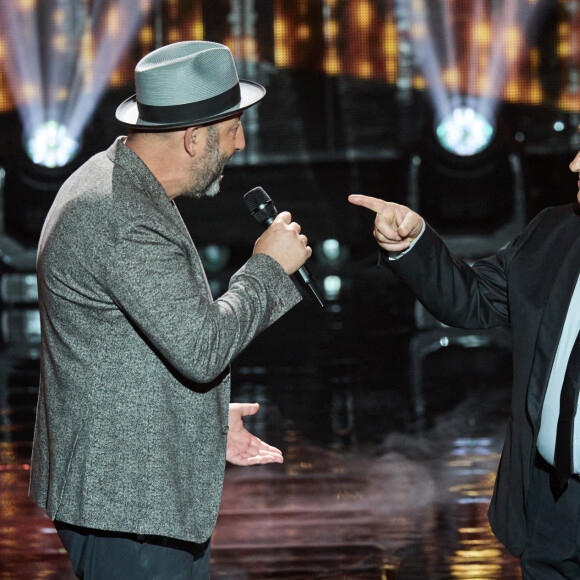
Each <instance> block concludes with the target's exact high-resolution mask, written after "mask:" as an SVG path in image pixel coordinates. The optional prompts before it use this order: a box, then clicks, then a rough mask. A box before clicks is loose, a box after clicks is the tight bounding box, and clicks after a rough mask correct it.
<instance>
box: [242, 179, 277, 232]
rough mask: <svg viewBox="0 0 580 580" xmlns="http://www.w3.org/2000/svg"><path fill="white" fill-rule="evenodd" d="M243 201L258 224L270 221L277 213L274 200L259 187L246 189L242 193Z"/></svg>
mask: <svg viewBox="0 0 580 580" xmlns="http://www.w3.org/2000/svg"><path fill="white" fill-rule="evenodd" d="M244 201H245V202H246V206H247V208H248V209H249V210H250V214H251V215H252V216H253V217H254V219H255V220H256V221H257V222H258V223H260V224H268V223H271V222H272V221H273V220H274V218H275V217H276V216H277V215H278V210H277V209H276V206H275V205H274V202H273V201H272V199H271V198H270V196H269V195H268V194H267V193H266V192H265V191H264V190H263V189H262V188H261V187H254V189H251V190H250V191H248V193H246V194H245V195H244Z"/></svg>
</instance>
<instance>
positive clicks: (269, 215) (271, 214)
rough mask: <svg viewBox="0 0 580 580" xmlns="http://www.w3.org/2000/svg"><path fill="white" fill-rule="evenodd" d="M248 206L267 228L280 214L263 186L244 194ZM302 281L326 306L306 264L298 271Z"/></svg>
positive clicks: (256, 218)
mask: <svg viewBox="0 0 580 580" xmlns="http://www.w3.org/2000/svg"><path fill="white" fill-rule="evenodd" d="M244 201H245V202H246V206H247V207H248V209H249V210H250V215H252V217H253V218H254V219H255V220H256V221H257V222H258V223H259V224H262V225H263V226H264V227H265V228H267V227H268V226H269V225H270V224H271V223H272V222H273V221H274V218H275V217H276V216H277V215H278V210H277V209H276V206H275V205H274V202H273V201H272V199H271V198H270V196H269V195H268V194H267V193H266V192H265V191H264V190H263V189H262V188H261V187H254V189H251V190H250V191H248V193H246V194H245V195H244ZM296 275H297V276H298V278H299V280H300V282H301V283H302V284H303V285H304V287H305V288H306V289H307V290H308V291H309V292H310V294H311V295H312V297H313V298H314V299H315V300H316V301H317V302H318V304H320V306H322V308H324V306H325V304H324V300H323V299H322V297H321V296H320V292H319V290H318V288H316V286H315V285H314V282H313V281H312V276H311V275H310V272H309V271H308V268H306V266H302V267H301V268H299V269H298V271H297V272H296Z"/></svg>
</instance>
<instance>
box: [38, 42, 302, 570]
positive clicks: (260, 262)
mask: <svg viewBox="0 0 580 580" xmlns="http://www.w3.org/2000/svg"><path fill="white" fill-rule="evenodd" d="M136 85H137V94H136V95H135V96H134V97H131V98H130V99H127V100H126V101H125V102H124V103H123V104H122V105H120V106H119V108H118V109H117V118H118V119H119V120H120V121H121V122H123V123H124V124H125V125H127V126H128V127H129V128H130V132H129V135H128V136H127V137H120V138H118V139H117V140H116V141H115V143H114V144H113V145H112V146H111V147H110V148H109V149H108V150H107V151H106V152H102V153H99V154H97V155H95V156H94V157H93V158H92V159H90V160H89V161H88V162H87V163H85V164H84V165H83V166H82V167H81V168H80V169H79V170H78V171H76V172H75V173H74V174H73V175H72V176H71V177H70V178H69V179H68V180H67V181H66V183H65V184H64V185H63V186H62V188H61V190H60V191H59V193H58V195H57V197H56V199H55V201H54V204H53V206H52V208H51V210H50V212H49V214H48V216H47V219H46V222H45V225H44V228H43V231H42V235H41V239H40V243H39V248H38V268H37V270H38V282H39V302H40V314H41V321H42V360H41V376H40V389H39V399H38V411H37V418H36V429H35V436H34V444H33V454H32V465H31V478H30V496H31V498H32V500H33V501H35V502H36V503H37V504H38V505H40V506H42V507H43V508H45V509H46V511H47V513H48V515H49V517H50V518H51V519H53V520H54V521H55V523H56V527H57V530H58V532H59V535H60V537H61V539H62V541H63V543H64V545H65V547H66V548H67V550H68V551H69V553H70V555H71V559H72V564H73V569H74V570H75V572H76V573H77V574H78V575H79V576H81V577H83V578H85V579H86V580H91V579H93V580H109V579H116V578H119V579H120V578H122V579H123V580H129V579H131V578H135V579H138V580H145V579H147V578H156V579H165V578H166V579H167V580H180V579H186V578H187V579H190V580H193V579H195V580H198V579H199V580H203V579H205V578H208V577H209V558H210V550H209V538H210V536H211V535H212V532H213V529H214V526H215V522H216V518H217V514H218V508H219V504H220V499H221V492H222V484H223V476H224V468H225V462H226V460H229V461H231V462H233V463H236V464H238V465H252V464H258V463H266V462H271V461H274V462H280V461H282V455H281V453H280V451H279V450H277V449H275V448H273V447H271V446H269V445H267V444H266V443H264V442H262V441H260V440H259V439H258V438H257V437H254V436H252V435H251V434H250V433H248V431H246V430H245V429H244V426H243V422H242V416H244V415H249V414H254V413H256V412H257V410H258V406H257V405H240V404H232V405H230V374H229V364H230V362H231V361H232V360H233V359H234V358H235V357H236V356H237V355H238V354H239V353H240V352H241V351H242V350H243V349H244V348H245V347H246V346H247V345H248V344H249V343H250V341H251V340H252V339H253V338H254V337H255V336H256V335H257V334H258V333H259V332H261V331H262V330H264V329H266V328H267V327H268V326H270V325H271V324H273V323H274V322H275V321H276V320H277V319H278V318H279V317H280V316H282V315H283V314H284V313H286V312H287V311H288V310H289V309H290V308H292V307H293V306H294V305H295V304H296V303H297V302H298V301H299V300H300V293H299V292H298V290H297V289H296V288H295V286H294V283H293V282H292V280H291V278H290V274H292V273H293V272H295V271H296V270H298V269H299V268H300V267H301V266H302V265H303V264H304V262H305V261H306V260H307V259H308V257H309V256H310V254H311V249H310V248H309V247H308V245H307V240H306V238H305V236H303V235H302V234H301V233H300V226H299V225H298V224H296V223H294V222H292V219H291V216H290V214H289V213H287V212H282V213H280V214H279V215H278V216H277V217H276V219H275V220H274V223H273V224H272V225H271V226H270V227H269V228H268V229H267V230H266V231H265V233H264V234H263V235H262V236H261V237H260V238H259V239H258V241H257V242H256V244H255V246H254V250H253V254H252V256H251V257H250V258H249V259H248V261H247V262H246V263H245V264H244V265H243V267H242V268H241V269H240V270H239V271H238V272H237V273H236V274H235V275H234V276H233V277H232V279H231V281H230V285H229V288H228V291H227V292H225V293H224V294H223V295H222V296H221V297H220V298H218V299H217V300H213V298H212V296H211V293H210V291H209V286H208V283H207V279H206V276H205V272H204V270H203V266H202V263H201V261H200V258H199V256H198V254H197V250H196V248H195V246H194V244H193V241H192V240H191V238H190V236H189V232H188V231H187V229H186V227H185V225H184V223H183V221H182V219H181V216H180V214H179V211H178V209H177V207H176V205H175V203H174V201H173V200H174V199H175V198H176V197H178V196H180V195H189V196H192V197H202V196H208V195H215V194H216V193H217V192H218V190H219V183H220V180H221V176H222V171H223V168H224V166H225V164H226V163H227V161H228V160H229V159H230V158H231V157H232V155H233V154H234V152H235V151H239V150H242V149H243V148H244V145H245V142H244V133H243V129H242V123H241V117H242V113H243V111H244V109H246V108H248V107H250V106H252V105H254V104H256V103H257V102H258V101H259V100H260V99H262V97H263V96H264V94H265V90H264V88H263V87H261V86H260V85H258V84H256V83H253V82H250V81H240V80H239V79H238V76H237V72H236V69H235V65H234V61H233V58H232V55H231V53H230V51H229V49H228V48H227V47H225V46H223V45H220V44H216V43H211V42H201V41H199V42H180V43H176V44H173V45H168V46H166V47H162V48H160V49H158V50H156V51H154V52H153V53H151V54H149V55H147V56H146V57H145V58H143V59H142V60H141V61H140V62H139V63H138V65H137V68H136Z"/></svg>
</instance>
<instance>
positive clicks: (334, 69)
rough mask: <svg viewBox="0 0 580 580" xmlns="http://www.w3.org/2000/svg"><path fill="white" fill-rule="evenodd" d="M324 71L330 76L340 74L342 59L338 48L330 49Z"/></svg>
mask: <svg viewBox="0 0 580 580" xmlns="http://www.w3.org/2000/svg"><path fill="white" fill-rule="evenodd" d="M324 72H325V73H326V74H327V75H330V76H334V75H337V74H340V59H339V58H338V55H337V53H336V49H332V50H330V51H329V54H328V56H327V57H326V58H325V59H324Z"/></svg>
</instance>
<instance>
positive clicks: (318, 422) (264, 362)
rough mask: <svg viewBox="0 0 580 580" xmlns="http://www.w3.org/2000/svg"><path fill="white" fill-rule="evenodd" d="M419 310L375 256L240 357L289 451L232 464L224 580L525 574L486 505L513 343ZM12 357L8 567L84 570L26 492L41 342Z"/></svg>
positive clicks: (221, 565)
mask: <svg viewBox="0 0 580 580" xmlns="http://www.w3.org/2000/svg"><path fill="white" fill-rule="evenodd" d="M373 261H374V258H373ZM373 289H374V290H373ZM362 295H364V299H361V296H362ZM413 308H414V305H413V303H412V302H411V301H410V300H409V298H408V297H407V296H406V294H405V293H404V291H402V289H401V288H399V287H398V286H397V285H396V283H394V282H393V281H392V280H390V279H388V277H387V278H385V276H384V274H378V273H376V272H375V270H372V269H370V268H369V270H368V272H367V271H366V270H365V272H364V275H361V276H359V277H358V281H357V282H356V283H354V284H353V285H351V286H350V287H349V289H348V290H346V291H345V293H344V294H343V296H342V299H341V300H340V301H334V302H332V303H331V304H329V307H327V309H325V311H322V310H321V309H318V307H316V306H315V305H313V303H310V302H308V301H305V302H303V303H302V304H301V305H299V306H298V307H296V308H295V309H294V311H293V312H291V313H290V314H289V315H288V316H287V317H285V318H284V319H282V320H280V321H279V322H277V323H276V324H275V325H274V326H273V327H272V328H271V329H269V330H268V331H266V332H265V333H264V334H263V335H261V336H260V337H258V339H257V340H256V341H255V342H254V343H253V344H252V345H251V346H250V347H249V349H248V350H247V351H246V352H245V353H243V354H242V355H241V356H240V357H239V359H238V360H236V361H235V362H234V364H233V383H234V388H233V394H232V400H234V401H258V402H259V403H260V404H261V410H260V413H259V415H257V416H256V417H252V418H251V419H250V420H248V422H247V426H248V428H249V429H250V430H251V431H252V432H254V433H255V434H257V435H258V436H260V437H261V438H263V439H264V440H266V441H268V442H269V443H271V444H273V445H276V446H278V447H280V448H281V449H282V450H283V452H284V455H285V463H284V464H282V465H271V466H262V467H253V468H238V467H228V468H227V471H226V481H225V488H224V495H223V502H222V508H221V512H220V516H219V520H218V525H217V528H216V531H215V534H214V538H213V542H212V577H213V578H231V579H240V580H241V579H278V578H288V579H304V580H307V579H317V578H329V579H343V578H344V579H348V578H360V579H379V580H380V579H383V580H387V579H388V580H392V579H397V580H415V579H416V580H419V579H421V580H426V579H433V580H439V579H464V580H467V579H471V580H473V579H489V580H492V579H504V580H510V579H517V578H521V576H520V573H519V568H518V562H517V560H516V559H515V558H513V557H511V556H510V555H509V554H508V553H507V552H506V551H505V549H504V548H503V547H502V546H501V545H500V544H499V543H498V541H497V540H496V539H495V538H494V536H493V535H492V533H491V531H490V528H489V525H488V523H487V517H486V512H487V507H488V503H489V499H490V496H491V492H492V488H493V483H494V474H495V469H496V467H497V464H498V460H499V452H500V449H501V445H502V439H503V430H504V425H505V419H506V416H507V409H508V406H509V377H510V362H509V353H508V352H507V351H506V348H505V345H504V344H503V343H502V340H501V337H500V336H493V337H491V338H490V337H481V336H477V335H460V336H459V335H457V336H456V335H453V331H451V330H448V329H444V328H439V329H435V330H426V329H419V328H418V327H417V325H416V323H415V317H414V314H413V313H414V310H413ZM429 333H434V334H429ZM0 360H1V365H0V368H1V369H2V370H1V372H0V433H1V436H2V438H1V442H0V491H1V500H0V579H1V580H8V579H18V580H30V579H69V578H73V577H74V576H73V575H72V572H71V570H70V566H69V564H68V560H67V556H66V554H65V553H64V552H63V550H62V547H61V545H60V543H59V540H58V537H57V535H56V533H55V532H54V529H53V527H52V525H51V523H50V521H49V520H48V519H47V518H46V516H45V515H44V513H43V511H42V510H40V509H38V508H36V507H35V506H33V505H32V504H31V502H30V501H29V500H28V499H27V486H28V470H29V454H30V448H31V437H32V424H33V420H34V405H35V402H36V388H37V382H38V376H37V375H38V351H37V349H36V347H35V346H34V345H32V346H25V345H15V346H10V345H5V347H4V348H3V350H2V351H0Z"/></svg>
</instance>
